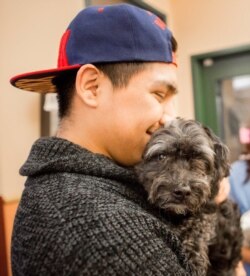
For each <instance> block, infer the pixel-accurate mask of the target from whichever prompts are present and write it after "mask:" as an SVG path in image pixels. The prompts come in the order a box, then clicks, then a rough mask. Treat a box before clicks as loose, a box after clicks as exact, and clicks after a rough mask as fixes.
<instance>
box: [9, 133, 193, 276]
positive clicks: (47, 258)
mask: <svg viewBox="0 0 250 276" xmlns="http://www.w3.org/2000/svg"><path fill="white" fill-rule="evenodd" d="M20 173H21V174H22V175H23V176H28V178H27V181H26V183H25V189H24V191H23V194H22V198H21V201H20V204H19V207H18V210H17V214H16V218H15V223H14V230H13V236H12V270H13V276H15V275H25V276H28V275H32V276H34V275H46V276H48V275H175V276H178V275H180V276H181V275H195V273H194V272H192V271H190V266H189V264H188V261H187V260H186V257H185V252H184V251H183V250H182V247H181V243H180V241H179V240H178V239H177V237H176V236H175V234H174V233H172V232H171V231H170V228H169V227H168V223H167V221H166V219H165V218H164V216H163V215H162V213H161V212H160V211H159V210H158V209H156V208H155V207H153V206H152V205H150V204H149V203H148V201H147V196H146V193H145V191H144V190H143V188H142V187H141V186H140V185H139V184H138V183H137V181H136V178H135V176H134V173H133V170H132V169H130V168H124V167H121V166H119V165H117V164H116V163H114V162H113V161H112V160H110V159H108V158H107V157H105V156H103V155H100V154H93V153H91V152H89V151H87V150H85V149H83V148H81V147H80V146H78V145H75V144H73V143H71V142H69V141H67V140H64V139H60V138H55V137H50V138H41V139H39V140H38V141H36V142H35V144H34V145H33V147H32V149H31V152H30V155H29V157H28V160H27V161H26V163H25V164H24V165H23V167H22V168H21V170H20Z"/></svg>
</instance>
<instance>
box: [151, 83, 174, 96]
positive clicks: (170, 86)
mask: <svg viewBox="0 0 250 276" xmlns="http://www.w3.org/2000/svg"><path fill="white" fill-rule="evenodd" d="M159 86H161V87H164V89H165V90H166V91H167V92H170V93H172V94H177V93H178V90H177V87H176V86H175V85H173V84H171V83H169V82H167V81H156V82H154V83H153V84H152V87H159Z"/></svg>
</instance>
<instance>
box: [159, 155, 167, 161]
mask: <svg viewBox="0 0 250 276" xmlns="http://www.w3.org/2000/svg"><path fill="white" fill-rule="evenodd" d="M166 158H167V156H166V155H165V154H159V155H158V160H160V161H161V160H164V159H166Z"/></svg>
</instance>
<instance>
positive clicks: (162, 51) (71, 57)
mask: <svg viewBox="0 0 250 276" xmlns="http://www.w3.org/2000/svg"><path fill="white" fill-rule="evenodd" d="M171 39H172V33H171V32H170V30H169V29H168V28H167V27H166V25H165V23H164V22H163V21H162V20H161V19H160V18H159V17H157V16H156V15H154V14H153V13H151V12H149V11H146V10H143V9H140V8H138V7H135V6H132V5H129V4H119V5H110V6H103V7H97V6H92V7H88V8H86V9H84V10H82V11H81V12H79V13H78V14H77V16H76V17H75V18H74V19H73V21H72V22H71V23H70V24H69V26H68V28H67V30H66V32H65V33H64V34H63V36H62V39H61V43H60V48H59V55H58V67H57V68H55V69H49V70H43V71H37V72H31V73H26V74H22V75H19V76H16V77H14V78H12V79H11V83H12V84H13V85H14V86H16V87H18V88H21V89H25V90H29V91H36V92H41V93H47V92H55V87H54V85H53V83H52V80H53V78H54V77H55V76H56V75H58V74H59V73H60V72H61V71H67V70H72V69H74V68H79V67H80V66H81V65H83V64H87V63H110V62H130V61H144V62H147V61H158V62H167V63H175V60H174V58H173V51H172V43H171Z"/></svg>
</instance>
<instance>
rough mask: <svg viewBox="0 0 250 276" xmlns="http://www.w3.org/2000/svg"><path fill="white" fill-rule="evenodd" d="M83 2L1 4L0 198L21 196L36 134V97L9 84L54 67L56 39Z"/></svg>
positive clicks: (6, 1)
mask: <svg viewBox="0 0 250 276" xmlns="http://www.w3.org/2000/svg"><path fill="white" fill-rule="evenodd" d="M83 5H84V1H83V0H74V1H68V0H43V1H42V0H36V1H34V0H24V1H17V0H1V1H0V25H1V26H2V27H1V44H0V60H1V67H0V126H1V127H0V194H1V195H2V196H3V198H4V199H5V201H9V200H13V199H16V198H19V197H20V193H21V191H22V189H23V183H24V178H23V177H20V176H19V175H18V170H19V168H20V166H21V165H22V164H23V162H24V161H25V159H26V158H27V154H28V152H29V150H30V147H31V145H32V143H33V141H34V140H36V139H37V138H38V137H39V134H40V111H39V110H40V97H39V95H38V94H33V93H29V92H23V91H21V90H18V89H15V88H12V87H11V86H10V85H9V82H8V80H9V78H10V77H11V76H13V75H15V74H19V73H23V72H29V71H33V70H40V69H47V68H50V67H51V68H53V67H55V66H56V62H57V50H58V41H59V40H60V36H61V34H62V33H63V31H64V30H65V28H66V27H67V25H68V23H69V21H70V20H71V19H72V17H73V16H74V15H75V14H76V13H77V12H78V11H79V10H80V9H81V8H83Z"/></svg>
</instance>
